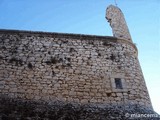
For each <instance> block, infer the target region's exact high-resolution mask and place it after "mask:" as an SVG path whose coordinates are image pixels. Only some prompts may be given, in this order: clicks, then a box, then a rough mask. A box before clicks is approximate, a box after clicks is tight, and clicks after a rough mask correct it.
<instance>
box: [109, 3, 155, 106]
mask: <svg viewBox="0 0 160 120" xmlns="http://www.w3.org/2000/svg"><path fill="white" fill-rule="evenodd" d="M106 19H107V21H108V22H109V23H110V26H111V28H112V32H113V36H114V37H116V38H117V39H123V40H126V41H129V42H130V43H131V44H132V45H133V42H132V38H131V35H130V32H129V29H128V26H127V23H126V21H125V18H124V15H123V13H122V11H121V9H120V8H118V7H117V6H114V5H109V6H108V7H107V9H106ZM134 47H135V49H136V54H135V53H134V54H133V53H132V54H130V58H132V57H135V59H137V61H136V62H135V63H133V64H131V65H130V67H131V68H132V69H133V68H136V69H137V70H136V71H135V72H134V71H131V72H130V73H128V75H129V76H135V77H134V78H133V79H134V80H133V81H134V83H132V84H137V86H141V87H140V88H139V92H138V91H137V92H135V89H134V87H133V90H131V93H132V92H133V91H134V92H133V93H134V94H133V95H135V96H139V97H140V96H141V97H140V98H143V97H144V96H147V101H148V102H149V103H148V104H146V105H147V106H148V105H149V107H151V108H152V105H151V101H150V98H149V94H148V90H147V87H146V84H145V81H144V77H143V74H142V70H141V67H140V64H139V60H138V50H137V48H136V46H134ZM130 52H131V51H130ZM126 64H127V63H126ZM128 67H129V66H128ZM126 73H127V72H126ZM128 82H129V81H128ZM128 85H129V84H128ZM141 90H142V91H143V94H142V93H141V92H142V91H141ZM142 95H143V97H142ZM139 97H135V100H136V99H137V98H139ZM143 102H144V100H139V103H142V104H144V103H143Z"/></svg>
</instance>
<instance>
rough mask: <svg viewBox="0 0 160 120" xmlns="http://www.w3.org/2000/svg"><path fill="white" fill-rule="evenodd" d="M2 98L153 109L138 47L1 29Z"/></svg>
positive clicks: (109, 39)
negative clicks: (135, 106)
mask: <svg viewBox="0 0 160 120" xmlns="http://www.w3.org/2000/svg"><path fill="white" fill-rule="evenodd" d="M115 79H120V86H121V87H122V88H117V83H115ZM0 93H1V94H5V95H8V96H10V97H15V98H23V99H35V100H62V101H69V102H79V103H115V104H121V103H122V104H126V103H136V104H141V105H145V106H148V107H151V103H150V98H149V95H148V91H147V88H146V85H145V82H144V78H143V74H142V71H141V68H140V65H139V62H138V58H137V48H136V47H135V45H134V44H132V43H131V42H130V41H127V40H123V39H117V38H114V37H104V36H91V35H77V34H60V33H43V32H27V31H10V30H0Z"/></svg>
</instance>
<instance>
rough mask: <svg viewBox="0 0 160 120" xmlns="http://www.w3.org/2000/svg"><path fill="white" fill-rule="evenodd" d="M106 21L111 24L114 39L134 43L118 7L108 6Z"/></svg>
mask: <svg viewBox="0 0 160 120" xmlns="http://www.w3.org/2000/svg"><path fill="white" fill-rule="evenodd" d="M106 19H107V20H108V22H109V23H110V26H111V28H112V32H113V36H114V37H117V38H120V39H125V40H129V41H132V38H131V35H130V33H129V29H128V26H127V23H126V21H125V19H124V15H123V13H122V12H121V10H120V9H119V8H118V7H116V6H113V5H110V6H108V7H107V10H106Z"/></svg>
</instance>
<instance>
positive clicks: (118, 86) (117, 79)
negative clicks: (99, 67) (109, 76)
mask: <svg viewBox="0 0 160 120" xmlns="http://www.w3.org/2000/svg"><path fill="white" fill-rule="evenodd" d="M115 85H116V89H123V87H122V81H121V79H120V78H115Z"/></svg>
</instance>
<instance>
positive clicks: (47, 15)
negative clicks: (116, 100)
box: [0, 0, 160, 113]
mask: <svg viewBox="0 0 160 120" xmlns="http://www.w3.org/2000/svg"><path fill="white" fill-rule="evenodd" d="M117 3H118V6H119V7H120V8H121V10H122V11H123V13H124V15H125V18H126V21H127V24H128V27H129V30H130V33H131V35H132V39H133V42H134V43H136V45H137V47H138V50H139V60H140V64H141V67H142V70H143V74H144V77H145V81H146V84H147V87H148V90H149V94H150V97H151V100H152V104H153V107H154V109H155V111H156V112H158V113H160V0H117ZM110 4H114V0H77V1H76V2H75V0H47V1H45V0H0V29H18V30H32V31H48V32H63V33H80V34H95V35H105V36H112V31H111V28H110V26H109V24H108V23H107V21H106V19H105V10H106V7H107V6H108V5H110Z"/></svg>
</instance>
